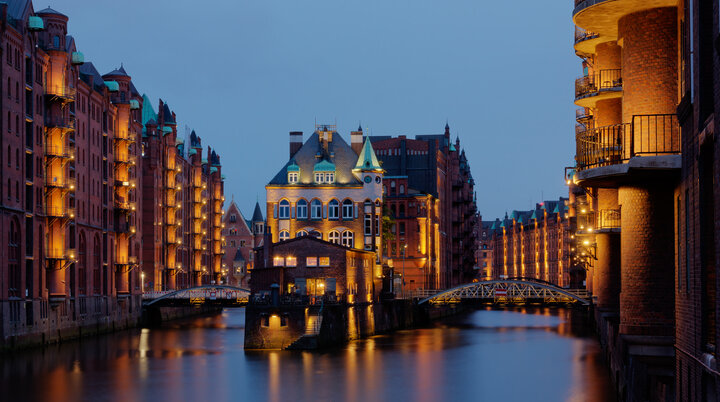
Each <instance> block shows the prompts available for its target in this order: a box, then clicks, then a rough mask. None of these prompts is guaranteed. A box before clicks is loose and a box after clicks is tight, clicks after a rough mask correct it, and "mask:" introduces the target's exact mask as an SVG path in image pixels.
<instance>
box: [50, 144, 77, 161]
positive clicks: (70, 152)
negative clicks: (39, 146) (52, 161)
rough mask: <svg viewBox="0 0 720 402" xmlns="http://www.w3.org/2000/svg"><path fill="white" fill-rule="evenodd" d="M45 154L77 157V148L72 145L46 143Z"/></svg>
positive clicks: (58, 156) (68, 157)
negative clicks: (71, 146)
mask: <svg viewBox="0 0 720 402" xmlns="http://www.w3.org/2000/svg"><path fill="white" fill-rule="evenodd" d="M45 156H46V157H48V158H60V159H75V150H74V149H72V148H70V147H61V146H53V145H46V146H45Z"/></svg>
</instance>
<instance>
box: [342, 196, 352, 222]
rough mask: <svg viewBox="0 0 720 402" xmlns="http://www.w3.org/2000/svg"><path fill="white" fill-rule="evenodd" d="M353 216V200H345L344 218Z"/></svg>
mask: <svg viewBox="0 0 720 402" xmlns="http://www.w3.org/2000/svg"><path fill="white" fill-rule="evenodd" d="M352 218H353V202H352V201H351V200H345V201H343V219H352Z"/></svg>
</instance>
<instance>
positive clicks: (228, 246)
mask: <svg viewBox="0 0 720 402" xmlns="http://www.w3.org/2000/svg"><path fill="white" fill-rule="evenodd" d="M223 223H224V228H223V236H224V237H225V255H224V256H223V268H224V269H227V270H228V275H227V277H228V284H230V285H235V286H240V287H242V288H245V289H249V288H250V286H249V280H250V271H252V269H253V266H254V253H253V249H254V248H255V247H258V246H261V245H262V240H263V235H264V233H265V231H264V223H265V221H264V219H263V217H262V212H261V211H260V204H255V211H254V213H253V217H252V219H249V220H246V219H245V217H244V216H243V214H242V212H240V209H239V208H238V206H237V204H235V201H231V202H230V206H229V207H228V209H227V211H226V212H225V216H224V217H223Z"/></svg>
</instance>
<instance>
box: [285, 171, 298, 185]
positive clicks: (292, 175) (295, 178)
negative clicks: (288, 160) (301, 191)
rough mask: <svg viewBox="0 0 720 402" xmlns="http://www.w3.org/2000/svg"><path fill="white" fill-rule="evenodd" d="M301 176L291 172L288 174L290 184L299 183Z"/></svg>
mask: <svg viewBox="0 0 720 402" xmlns="http://www.w3.org/2000/svg"><path fill="white" fill-rule="evenodd" d="M298 179H299V175H298V173H297V172H290V173H288V183H290V184H295V183H297V182H298Z"/></svg>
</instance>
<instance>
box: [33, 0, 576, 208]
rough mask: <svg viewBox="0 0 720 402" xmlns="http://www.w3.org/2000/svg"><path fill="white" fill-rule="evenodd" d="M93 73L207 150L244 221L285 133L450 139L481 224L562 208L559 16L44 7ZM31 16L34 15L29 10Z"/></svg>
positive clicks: (436, 4) (570, 122)
mask: <svg viewBox="0 0 720 402" xmlns="http://www.w3.org/2000/svg"><path fill="white" fill-rule="evenodd" d="M49 5H50V6H51V7H52V8H54V9H56V10H58V11H60V12H62V13H64V14H66V15H68V16H69V17H70V22H69V28H68V30H69V33H70V34H71V35H73V36H74V37H75V39H76V43H77V46H78V49H79V50H80V51H82V52H83V53H84V54H85V59H86V61H91V62H93V63H94V64H95V66H96V67H97V68H98V70H100V72H101V73H103V74H104V73H106V72H109V71H110V70H112V69H114V68H116V67H118V66H119V65H120V63H121V62H122V63H123V65H124V67H125V69H126V70H127V71H128V73H129V74H130V75H131V76H132V78H133V82H134V83H135V85H136V87H137V88H138V89H139V90H140V92H141V93H142V92H144V93H147V94H148V96H150V98H151V99H153V102H154V106H155V108H156V109H157V99H158V98H162V99H163V100H164V101H166V102H167V103H169V105H170V107H171V108H172V109H173V110H174V111H175V112H176V113H177V115H178V123H179V127H183V126H184V125H188V126H190V127H191V128H193V129H195V130H196V132H197V134H198V135H200V136H201V137H202V140H203V145H204V146H205V147H207V146H208V145H210V146H211V147H214V148H216V149H218V152H219V154H220V157H221V162H222V166H223V172H224V173H225V175H226V176H227V180H226V182H225V195H226V198H227V200H228V202H226V206H227V205H228V204H229V200H230V198H231V196H233V195H234V198H235V201H236V202H237V203H238V205H239V207H240V209H241V210H242V212H243V213H244V214H246V216H247V217H249V216H250V215H251V214H252V208H253V206H254V203H255V201H256V199H259V200H260V202H261V203H262V202H264V199H265V189H264V186H265V184H266V183H267V182H268V181H269V180H270V179H271V178H272V177H273V176H274V175H275V173H276V172H277V171H278V170H279V169H280V168H281V167H282V165H283V164H284V163H285V162H286V161H287V159H288V132H289V131H295V130H297V131H303V132H304V133H305V139H307V137H308V135H309V134H310V133H311V132H312V131H313V128H314V124H315V121H317V122H318V123H334V122H337V125H338V131H339V132H340V133H341V134H342V135H343V136H344V137H345V139H346V141H348V142H349V136H350V135H349V132H350V131H351V130H354V129H355V128H357V126H358V123H359V122H362V126H363V128H364V129H365V132H366V134H368V133H369V134H372V135H402V134H405V135H408V136H415V135H417V134H431V133H442V130H443V127H444V126H445V121H446V120H447V121H448V122H449V124H450V128H451V133H452V137H453V141H454V139H455V136H457V135H459V136H460V140H461V144H462V147H463V148H464V149H465V152H466V154H467V157H468V159H469V161H470V166H471V168H472V174H473V177H474V178H475V189H476V191H477V196H478V208H479V210H480V212H481V213H482V214H483V218H484V219H485V220H490V219H494V218H495V217H498V216H501V215H502V214H504V213H505V211H506V210H507V211H509V210H512V209H530V208H532V207H533V205H534V203H535V202H539V201H540V198H541V196H542V195H544V197H545V198H546V199H553V198H555V199H556V198H557V197H559V196H561V195H562V196H567V188H566V187H565V185H564V182H563V167H564V166H570V165H572V164H573V155H574V129H573V126H574V110H575V108H574V106H573V79H574V78H575V75H578V74H579V72H580V71H579V70H580V69H579V61H578V60H579V59H577V57H575V55H574V54H573V50H572V34H573V25H572V19H571V18H570V17H571V12H572V2H571V1H569V0H567V1H543V2H538V1H531V0H525V1H497V2H490V1H478V0H464V1H437V0H436V1H432V0H413V1H405V0H403V1H388V0H363V1H338V0H333V1H330V0H322V1H321V0H313V1H278V0H253V1H248V0H238V1H229V0H227V1H212V2H211V1H207V2H198V1H169V0H163V1H160V0H152V1H148V0H142V1H141V0H127V1H79V0H72V1H69V0H64V1H55V2H52V3H50V4H49ZM34 6H35V10H40V9H43V8H45V7H46V6H48V4H46V3H41V2H35V3H34Z"/></svg>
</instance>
